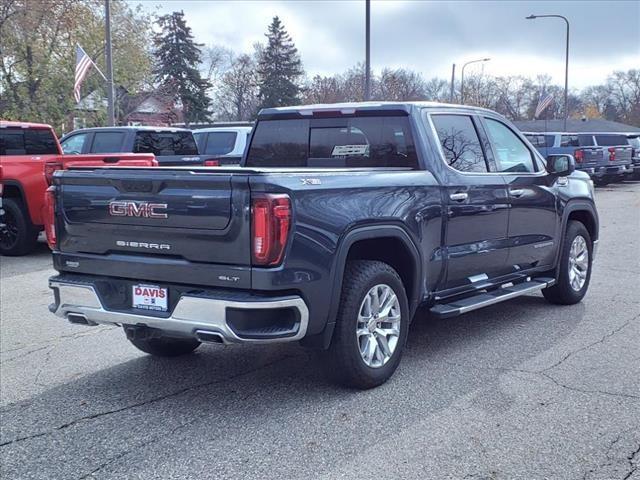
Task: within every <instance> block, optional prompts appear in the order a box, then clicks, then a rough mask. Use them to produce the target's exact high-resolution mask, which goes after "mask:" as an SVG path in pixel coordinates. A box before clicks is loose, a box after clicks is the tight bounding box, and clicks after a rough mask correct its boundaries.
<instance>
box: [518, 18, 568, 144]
mask: <svg viewBox="0 0 640 480" xmlns="http://www.w3.org/2000/svg"><path fill="white" fill-rule="evenodd" d="M525 18H526V20H535V19H536V18H561V19H562V20H564V22H565V23H566V24H567V44H566V50H565V57H564V131H565V132H566V131H567V118H568V117H569V20H567V17H564V16H562V15H529V16H528V17H525Z"/></svg>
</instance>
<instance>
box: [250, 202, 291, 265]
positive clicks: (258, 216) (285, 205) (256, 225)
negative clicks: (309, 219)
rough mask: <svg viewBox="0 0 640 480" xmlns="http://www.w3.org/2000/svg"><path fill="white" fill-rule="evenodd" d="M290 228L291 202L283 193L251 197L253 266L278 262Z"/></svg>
mask: <svg viewBox="0 0 640 480" xmlns="http://www.w3.org/2000/svg"><path fill="white" fill-rule="evenodd" d="M290 228H291V201H290V200H289V196H288V195H284V194H270V193H267V194H258V195H252V197H251V250H252V258H253V263H254V264H255V265H267V266H273V265H277V264H279V263H280V261H281V260H282V256H283V254H284V248H285V246H286V245H287V238H288V237H289V230H290Z"/></svg>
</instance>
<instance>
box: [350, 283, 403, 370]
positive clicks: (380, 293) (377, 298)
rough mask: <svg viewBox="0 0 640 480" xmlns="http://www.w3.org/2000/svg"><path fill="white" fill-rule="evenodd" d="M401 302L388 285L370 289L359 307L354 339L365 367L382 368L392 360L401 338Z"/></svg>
mask: <svg viewBox="0 0 640 480" xmlns="http://www.w3.org/2000/svg"><path fill="white" fill-rule="evenodd" d="M400 319H401V312H400V301H399V300H398V297H397V296H396V294H395V292H394V291H393V289H392V288H391V287H390V286H389V285H385V284H379V285H376V286H375V287H372V288H371V289H370V290H369V292H368V293H367V294H366V295H365V297H364V300H362V303H361V304H360V310H359V313H358V325H357V327H356V328H357V329H356V336H357V340H358V345H359V347H360V355H361V356H362V360H364V363H365V364H366V365H367V366H369V367H372V368H378V367H382V366H383V365H384V364H385V363H387V362H388V361H389V359H390V358H391V357H392V356H393V352H394V351H395V350H396V347H397V346H398V339H399V336H400Z"/></svg>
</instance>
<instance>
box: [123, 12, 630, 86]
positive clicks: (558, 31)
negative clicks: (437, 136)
mask: <svg viewBox="0 0 640 480" xmlns="http://www.w3.org/2000/svg"><path fill="white" fill-rule="evenodd" d="M130 3H132V4H135V3H143V4H144V5H145V7H147V8H149V9H153V8H154V7H155V6H156V5H159V9H158V11H159V13H169V12H172V11H174V10H181V9H182V10H184V13H185V16H186V19H187V23H188V24H189V25H190V26H191V28H192V29H193V33H194V35H195V37H196V40H197V41H198V42H200V43H204V44H206V45H212V44H218V45H224V46H226V47H229V48H232V49H233V50H235V51H238V52H251V51H252V45H253V44H254V43H255V42H257V41H261V42H262V41H264V40H265V37H264V33H265V32H266V29H267V26H268V24H269V23H270V21H271V18H272V17H273V16H274V15H278V16H279V17H280V18H281V19H282V21H283V23H284V25H285V27H286V29H287V31H288V32H289V33H290V34H291V37H292V39H293V41H294V42H295V44H296V46H297V47H298V50H299V51H300V54H301V56H302V61H303V63H304V67H305V70H306V71H307V73H308V74H310V75H313V74H316V73H319V74H333V73H340V72H343V71H344V70H346V69H348V68H349V67H351V66H353V65H355V64H356V63H357V62H359V61H364V44H365V42H364V38H365V33H364V32H365V30H364V28H365V27H364V26H365V23H364V18H365V15H364V12H365V7H364V5H365V3H364V0H354V1H349V0H344V1H331V0H316V1H302V0H289V1H257V2H252V1H212V0H198V1H174V0H165V1H158V0H145V1H144V2H139V1H135V0H130ZM531 13H533V14H538V15H542V14H560V15H564V16H566V17H567V18H568V19H569V21H570V22H571V41H570V42H571V43H570V53H569V61H570V66H569V85H570V88H582V87H584V86H587V85H591V84H596V83H600V82H602V81H604V80H605V78H606V77H607V75H608V74H609V73H611V72H612V71H613V70H627V69H630V68H640V1H638V0H631V1H580V2H578V1H565V2H560V1H558V2H551V1H548V2H547V1H468V2H467V1H427V0H413V1H382V0H373V1H372V5H371V65H372V68H373V69H374V70H375V71H379V70H380V69H381V68H383V67H406V68H410V69H413V70H416V71H419V72H421V73H423V75H424V76H425V78H430V77H432V76H440V77H443V78H447V79H449V78H450V76H451V64H452V63H456V64H458V65H461V64H462V63H464V62H466V61H468V60H472V59H475V58H482V57H491V61H490V62H488V63H486V64H484V65H482V64H478V65H471V66H469V67H467V69H466V70H465V72H466V73H471V72H472V71H474V70H475V71H479V70H480V69H482V68H484V71H485V73H488V74H493V75H525V76H531V77H535V76H536V75H538V74H549V75H551V76H552V78H553V80H554V81H555V82H556V83H558V84H561V83H563V82H564V48H565V24H564V22H563V21H562V20H561V19H537V20H525V19H524V17H526V16H527V15H529V14H531ZM458 68H459V67H458ZM458 74H459V70H458Z"/></svg>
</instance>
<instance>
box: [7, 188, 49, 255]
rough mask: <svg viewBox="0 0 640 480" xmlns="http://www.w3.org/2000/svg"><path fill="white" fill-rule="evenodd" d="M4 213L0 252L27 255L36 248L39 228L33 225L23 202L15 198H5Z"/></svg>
mask: <svg viewBox="0 0 640 480" xmlns="http://www.w3.org/2000/svg"><path fill="white" fill-rule="evenodd" d="M2 209H3V210H4V215H3V216H2V218H1V219H0V224H2V225H4V226H3V227H1V228H0V254H2V255H7V256H19V255H26V254H27V253H30V252H32V251H33V250H34V249H35V248H36V244H37V242H38V233H39V230H38V229H37V228H36V227H34V226H33V224H32V223H31V219H30V218H29V213H28V212H27V210H26V208H24V205H23V203H22V202H21V201H20V200H16V199H15V198H3V199H2Z"/></svg>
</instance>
